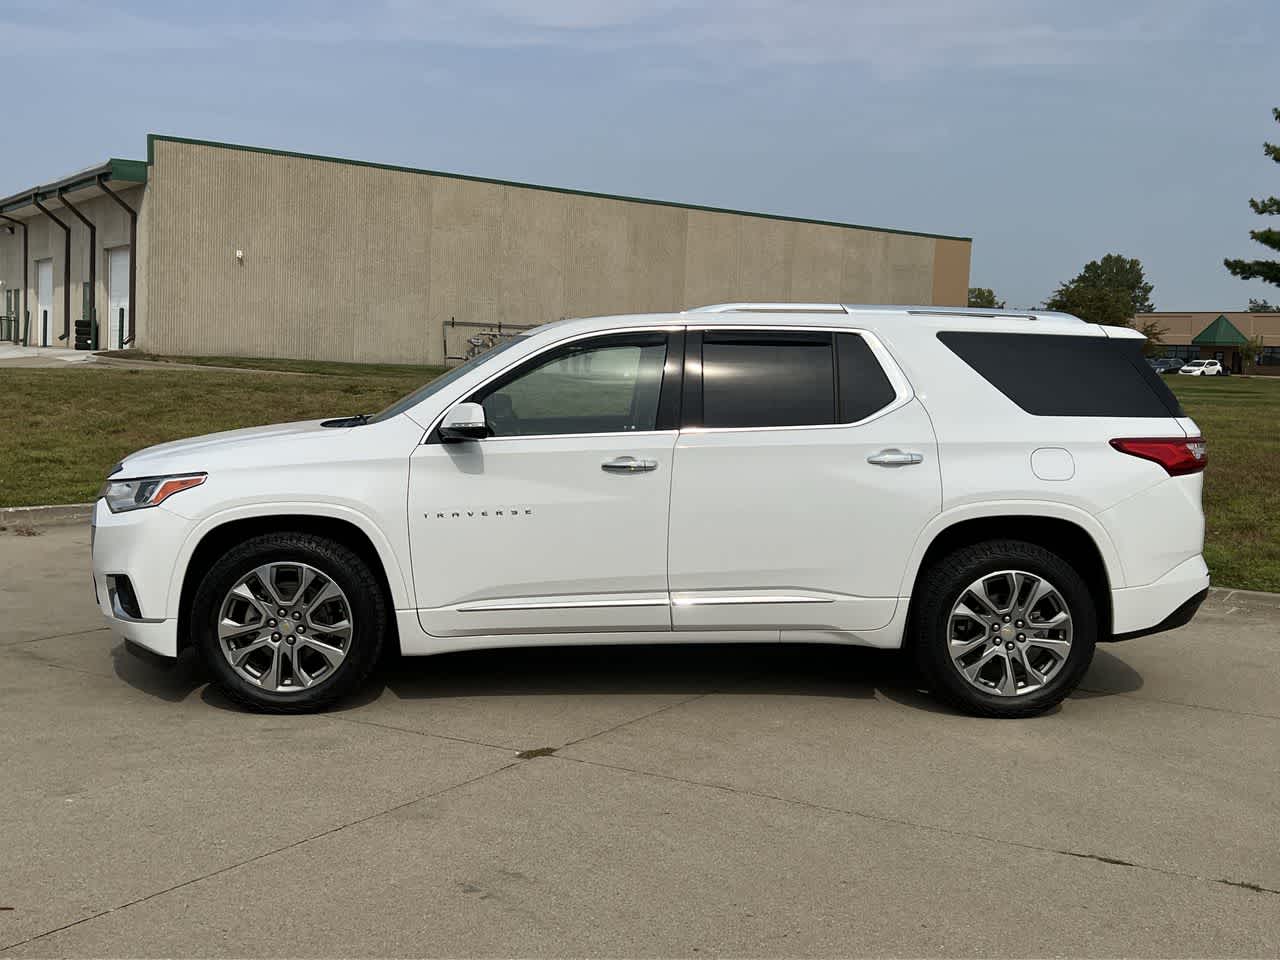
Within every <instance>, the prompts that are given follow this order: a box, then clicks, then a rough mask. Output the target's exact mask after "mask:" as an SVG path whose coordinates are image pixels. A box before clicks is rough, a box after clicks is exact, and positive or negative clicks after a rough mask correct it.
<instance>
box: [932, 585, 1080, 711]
mask: <svg viewBox="0 0 1280 960" xmlns="http://www.w3.org/2000/svg"><path fill="white" fill-rule="evenodd" d="M1071 634H1072V628H1071V611H1070V610H1069V609H1068V608H1067V603H1066V601H1065V600H1063V598H1062V594H1061V593H1059V592H1058V588H1057V587H1055V586H1054V585H1053V584H1052V583H1050V582H1049V581H1048V580H1045V579H1044V578H1043V577H1038V576H1036V575H1035V574H1033V573H1026V572H1024V571H1021V570H1000V571H997V572H996V573H988V574H986V575H985V576H983V577H981V578H979V579H977V580H975V581H973V583H971V584H969V586H968V587H966V588H965V589H964V590H962V591H961V593H960V597H959V599H957V600H956V603H955V606H953V607H952V608H951V616H950V617H949V618H948V620H947V652H948V654H949V655H950V656H951V662H952V663H953V664H954V665H955V668H956V669H957V670H958V671H960V675H961V676H962V677H964V678H965V680H967V681H968V682H969V683H970V684H971V685H972V686H974V687H976V688H978V689H979V690H981V691H982V692H983V693H986V694H992V695H995V696H1000V697H1020V696H1024V695H1025V694H1028V693H1034V692H1035V691H1037V690H1039V689H1041V688H1042V687H1044V686H1045V684H1047V683H1049V682H1050V681H1052V680H1053V678H1054V677H1055V676H1057V675H1058V673H1059V672H1060V671H1061V670H1062V667H1063V665H1064V664H1065V663H1066V662H1067V657H1068V656H1069V655H1070V653H1071Z"/></svg>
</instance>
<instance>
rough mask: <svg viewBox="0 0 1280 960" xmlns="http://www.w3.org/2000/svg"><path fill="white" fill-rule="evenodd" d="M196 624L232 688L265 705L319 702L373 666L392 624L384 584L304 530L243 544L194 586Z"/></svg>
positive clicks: (356, 559)
mask: <svg viewBox="0 0 1280 960" xmlns="http://www.w3.org/2000/svg"><path fill="white" fill-rule="evenodd" d="M191 624H192V630H193V633H194V635H195V640H196V643H197V645H198V646H199V647H200V650H201V653H202V655H203V656H204V659H205V662H206V663H207V664H208V665H209V669H210V670H211V671H212V673H213V675H214V677H215V678H216V679H217V681H218V684H219V686H221V687H222V689H223V690H225V691H226V692H227V693H228V694H229V695H230V696H232V697H234V698H235V699H236V700H239V701H240V702H242V703H246V704H248V705H250V706H253V707H255V708H257V709H260V710H268V711H273V712H280V713H294V712H303V711H308V710H315V709H317V708H319V707H322V706H324V705H325V704H328V703H331V702H332V701H334V700H336V699H338V698H340V697H342V696H345V695H347V694H349V693H351V692H352V691H353V690H355V689H356V688H357V687H358V686H360V684H362V683H363V682H364V681H365V679H366V678H367V677H368V676H369V673H370V671H372V669H373V666H374V664H375V663H376V662H377V659H378V653H379V650H380V649H381V646H382V638H383V635H384V634H385V632H386V626H387V606H386V601H385V599H384V597H383V593H382V589H381V585H380V584H379V582H378V579H377V577H376V576H374V573H373V571H372V570H371V569H370V568H369V565H368V564H367V563H366V562H365V561H364V560H363V559H362V558H361V557H360V556H359V555H358V554H357V553H355V552H354V551H353V550H351V549H350V548H349V547H347V546H345V545H344V544H341V543H338V542H336V541H333V540H329V539H327V538H324V537H317V536H312V535H309V534H300V533H275V534H266V535H263V536H260V537H255V538H253V539H251V540H248V541H246V542H245V543H242V544H240V545H238V546H236V547H234V548H232V549H231V550H229V551H228V552H227V553H225V554H224V555H223V556H222V557H221V558H219V559H218V560H217V562H215V563H214V564H213V566H212V567H211V568H210V569H209V571H208V573H207V574H205V577H204V579H203V580H202V581H201V583H200V586H199V588H198V589H197V591H196V595H195V599H194V601H193V604H192V617H191Z"/></svg>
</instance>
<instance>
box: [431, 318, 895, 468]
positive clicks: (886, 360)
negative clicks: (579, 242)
mask: <svg viewBox="0 0 1280 960" xmlns="http://www.w3.org/2000/svg"><path fill="white" fill-rule="evenodd" d="M687 315H688V314H687ZM689 316H692V315H689ZM716 316H724V314H716ZM691 330H697V331H704V332H705V331H708V330H712V331H732V330H759V331H767V332H773V333H788V332H795V331H809V332H815V333H855V334H857V335H858V336H860V337H862V338H863V340H865V341H866V343H867V346H868V347H870V348H871V353H872V355H873V356H874V357H875V358H876V360H877V361H879V363H880V368H881V369H882V370H884V373H885V376H886V377H888V378H889V385H890V386H892V387H893V390H894V393H895V394H896V396H895V398H894V400H893V401H892V402H891V403H888V404H886V405H885V406H883V407H881V408H880V409H879V410H877V411H876V412H875V413H873V414H871V416H869V417H863V418H862V419H861V420H854V421H852V422H850V423H802V424H790V425H787V426H777V427H682V428H681V429H679V430H678V431H671V430H620V431H616V432H597V433H539V434H530V435H528V436H521V437H485V439H484V440H483V441H479V442H483V443H495V442H498V441H503V440H549V439H553V438H559V437H637V436H662V435H664V434H668V433H680V434H686V433H687V434H690V435H695V434H713V433H748V432H758V431H775V430H831V429H843V428H848V427H859V426H862V425H863V424H864V423H871V422H872V421H873V420H878V419H879V418H880V417H883V416H887V415H888V414H890V413H893V412H894V411H895V410H899V409H901V408H902V407H905V406H906V405H907V404H908V403H910V402H911V401H912V400H914V399H915V396H916V394H915V390H914V388H913V387H912V386H911V381H909V380H908V379H907V377H906V374H905V373H903V372H902V368H901V367H899V366H898V363H897V361H896V360H894V358H893V355H892V354H891V353H890V352H889V350H888V348H886V347H885V345H884V343H883V342H882V341H881V340H880V338H879V337H878V336H876V335H875V333H873V332H872V331H870V330H868V329H866V328H865V327H860V326H856V325H854V324H850V323H847V322H846V323H812V324H804V325H795V324H785V325H779V324H776V323H732V324H727V323H712V322H698V321H697V320H696V319H690V321H689V322H688V323H674V324H673V323H662V324H657V325H653V324H638V325H635V326H627V327H617V328H615V329H611V330H592V331H589V332H586V333H576V334H573V335H572V336H568V337H564V338H563V339H560V340H556V341H554V342H553V343H549V344H546V345H545V346H543V347H540V348H538V349H537V350H536V351H534V352H533V353H530V354H527V355H526V356H523V357H520V358H518V359H516V360H512V361H510V362H509V363H506V364H504V365H503V366H502V367H501V369H498V370H495V371H494V372H493V373H491V374H490V375H489V376H487V377H485V378H484V379H483V380H481V381H480V382H479V383H477V384H475V385H474V386H470V387H467V388H466V389H465V390H463V391H461V393H460V394H459V395H458V396H457V397H455V398H454V399H452V400H449V401H448V402H446V403H445V404H444V406H443V408H441V410H440V412H439V413H438V414H436V416H435V417H434V418H433V419H432V420H431V425H430V426H429V427H427V430H426V433H425V434H424V435H423V438H422V443H423V444H426V443H427V442H428V440H429V439H430V438H431V435H432V434H433V433H435V431H436V428H437V427H439V426H440V421H441V420H443V419H444V415H445V414H446V413H448V411H449V408H450V407H452V406H453V405H454V404H455V403H458V402H459V397H463V396H468V395H470V394H472V393H475V392H476V391H477V390H483V389H484V388H485V387H486V386H488V385H489V384H490V383H492V382H493V381H494V380H497V379H498V378H499V377H502V376H505V375H506V374H507V373H508V372H509V371H511V370H514V369H515V368H516V367H518V366H520V365H522V364H525V363H528V362H530V361H532V360H536V359H537V358H538V357H540V356H541V355H542V354H544V353H546V352H548V351H550V350H555V349H557V348H559V347H563V346H565V345H566V344H570V343H576V342H578V341H579V340H590V339H592V338H594V337H608V336H612V335H614V334H623V333H680V332H682V331H683V332H686V333H687V332H689V331H691Z"/></svg>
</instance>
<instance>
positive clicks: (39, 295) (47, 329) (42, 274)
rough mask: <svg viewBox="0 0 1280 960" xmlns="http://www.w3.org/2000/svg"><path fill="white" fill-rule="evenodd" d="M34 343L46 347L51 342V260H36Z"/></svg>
mask: <svg viewBox="0 0 1280 960" xmlns="http://www.w3.org/2000/svg"><path fill="white" fill-rule="evenodd" d="M35 328H36V330H37V331H38V332H37V334H36V343H37V345H39V346H42V347H47V346H50V345H51V344H52V343H53V261H52V260H37V261H36V315H35Z"/></svg>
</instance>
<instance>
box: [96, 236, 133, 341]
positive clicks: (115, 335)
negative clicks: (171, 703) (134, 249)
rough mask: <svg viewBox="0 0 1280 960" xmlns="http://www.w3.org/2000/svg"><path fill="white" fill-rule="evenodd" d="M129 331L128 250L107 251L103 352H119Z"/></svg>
mask: <svg viewBox="0 0 1280 960" xmlns="http://www.w3.org/2000/svg"><path fill="white" fill-rule="evenodd" d="M128 330H129V248H128V247H113V248H112V249H110V250H108V251H107V342H106V343H105V344H103V345H102V348H103V349H104V350H120V349H122V348H123V347H124V338H125V337H126V336H128Z"/></svg>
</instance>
